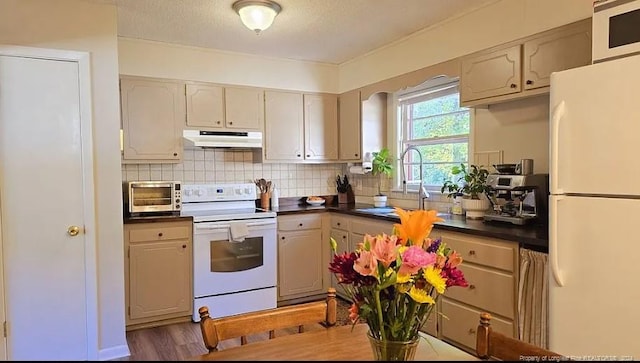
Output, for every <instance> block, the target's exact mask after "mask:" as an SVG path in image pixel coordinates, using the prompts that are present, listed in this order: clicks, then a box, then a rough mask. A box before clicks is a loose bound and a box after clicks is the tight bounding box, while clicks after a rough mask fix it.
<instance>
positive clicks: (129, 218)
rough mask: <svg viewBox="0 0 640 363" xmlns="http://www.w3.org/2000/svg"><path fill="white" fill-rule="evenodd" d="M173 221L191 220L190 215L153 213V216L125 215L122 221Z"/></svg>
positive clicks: (126, 222)
mask: <svg viewBox="0 0 640 363" xmlns="http://www.w3.org/2000/svg"><path fill="white" fill-rule="evenodd" d="M174 221H193V217H191V216H181V215H179V214H167V215H155V216H136V217H132V216H126V215H125V217H124V223H125V224H128V223H157V222H174Z"/></svg>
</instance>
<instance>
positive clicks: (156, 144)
mask: <svg viewBox="0 0 640 363" xmlns="http://www.w3.org/2000/svg"><path fill="white" fill-rule="evenodd" d="M120 97H121V107H122V128H123V134H124V135H123V136H124V145H123V146H124V150H123V151H124V153H123V159H124V160H148V161H150V162H153V161H165V162H178V161H180V159H181V157H182V125H183V123H184V117H185V100H184V84H182V83H177V82H170V81H161V80H146V79H145V80H142V79H128V78H123V79H122V80H121V81H120Z"/></svg>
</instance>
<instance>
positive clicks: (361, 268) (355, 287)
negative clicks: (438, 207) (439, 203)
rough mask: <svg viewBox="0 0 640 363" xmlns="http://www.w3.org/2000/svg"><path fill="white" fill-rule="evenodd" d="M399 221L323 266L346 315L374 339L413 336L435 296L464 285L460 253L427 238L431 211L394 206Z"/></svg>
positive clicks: (433, 218)
mask: <svg viewBox="0 0 640 363" xmlns="http://www.w3.org/2000/svg"><path fill="white" fill-rule="evenodd" d="M395 210H396V213H397V214H398V216H399V217H400V224H394V228H393V233H392V234H391V235H387V234H381V235H377V236H371V235H365V237H364V240H363V241H362V242H360V243H359V244H358V247H357V248H356V250H355V251H352V252H343V253H341V254H337V253H336V246H337V244H336V241H335V240H334V239H331V247H332V249H333V252H334V257H333V261H332V262H331V263H330V265H329V270H330V271H331V272H333V273H334V274H335V275H336V277H337V280H338V283H339V284H341V285H343V286H344V288H345V290H346V291H347V293H348V294H349V297H350V300H351V302H352V305H351V308H350V309H349V318H350V320H351V322H352V323H353V324H356V323H357V322H358V320H363V321H365V322H366V323H367V325H368V326H369V331H370V335H371V336H372V337H373V338H375V339H378V340H388V341H410V340H414V339H416V338H417V336H418V331H419V329H420V327H421V326H422V325H423V324H424V323H425V321H426V320H427V318H428V317H429V315H430V313H431V311H432V310H433V307H434V306H435V303H436V301H437V299H438V297H439V296H440V295H442V294H444V293H445V291H446V290H447V289H448V288H450V287H452V286H462V287H465V286H467V281H466V280H465V278H464V274H463V273H462V271H460V270H459V269H458V268H457V266H458V265H460V263H461V262H462V258H461V257H460V255H459V254H458V253H457V252H455V251H452V250H451V249H450V248H448V247H447V246H446V245H445V243H442V241H441V240H440V239H434V240H432V239H430V238H429V234H430V233H431V229H432V228H433V223H434V222H438V221H442V219H441V218H439V217H438V216H437V212H436V211H435V210H429V211H426V210H415V211H405V210H403V209H400V208H395Z"/></svg>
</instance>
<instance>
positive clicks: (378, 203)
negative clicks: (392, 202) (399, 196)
mask: <svg viewBox="0 0 640 363" xmlns="http://www.w3.org/2000/svg"><path fill="white" fill-rule="evenodd" d="M373 206H374V207H386V206H387V196H386V195H374V196H373Z"/></svg>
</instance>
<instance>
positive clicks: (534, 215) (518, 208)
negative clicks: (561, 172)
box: [484, 174, 549, 225]
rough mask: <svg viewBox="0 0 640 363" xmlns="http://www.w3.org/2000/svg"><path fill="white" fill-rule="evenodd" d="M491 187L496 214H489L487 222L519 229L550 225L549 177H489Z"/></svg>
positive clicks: (492, 204)
mask: <svg viewBox="0 0 640 363" xmlns="http://www.w3.org/2000/svg"><path fill="white" fill-rule="evenodd" d="M487 185H488V186H489V188H490V191H489V193H488V197H489V201H490V202H491V206H492V210H491V211H489V212H487V213H485V215H484V220H485V221H500V222H508V223H512V224H516V225H525V224H529V223H536V222H546V220H547V216H548V199H549V174H529V175H519V174H513V175H510V174H489V175H488V176H487Z"/></svg>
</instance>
